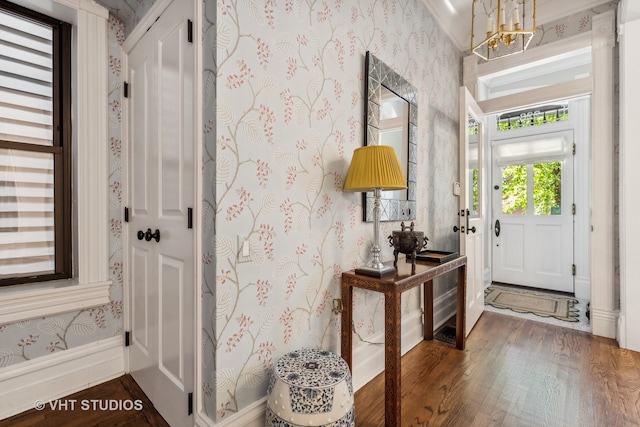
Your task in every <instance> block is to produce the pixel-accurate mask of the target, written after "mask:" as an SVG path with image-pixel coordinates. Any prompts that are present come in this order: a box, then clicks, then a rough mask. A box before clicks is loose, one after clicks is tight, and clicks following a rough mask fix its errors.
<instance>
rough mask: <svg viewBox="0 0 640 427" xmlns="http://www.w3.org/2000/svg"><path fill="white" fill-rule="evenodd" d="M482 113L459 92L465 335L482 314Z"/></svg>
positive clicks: (470, 99)
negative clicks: (465, 265)
mask: <svg viewBox="0 0 640 427" xmlns="http://www.w3.org/2000/svg"><path fill="white" fill-rule="evenodd" d="M481 116H482V111H481V110H480V107H479V106H478V104H477V103H476V101H475V100H474V99H473V97H472V96H471V94H470V93H469V91H468V90H467V88H466V87H461V88H460V190H461V191H460V211H459V215H460V224H459V227H458V231H459V232H460V254H461V255H466V256H467V292H466V293H467V301H466V322H465V323H466V325H465V335H469V332H471V329H472V328H473V326H474V325H475V324H476V322H477V321H478V319H479V318H480V315H482V312H483V311H484V281H483V270H484V229H485V210H486V208H485V206H484V191H483V190H484V189H483V186H484V185H485V179H484V175H485V168H484V167H483V153H482V151H483V150H482V147H483V143H482V141H483V139H482V137H483V126H482V120H481Z"/></svg>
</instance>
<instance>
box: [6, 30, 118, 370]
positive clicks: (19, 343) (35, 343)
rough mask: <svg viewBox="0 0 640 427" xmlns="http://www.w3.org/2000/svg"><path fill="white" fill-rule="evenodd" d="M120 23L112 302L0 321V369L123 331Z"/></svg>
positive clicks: (112, 134)
mask: <svg viewBox="0 0 640 427" xmlns="http://www.w3.org/2000/svg"><path fill="white" fill-rule="evenodd" d="M123 41H124V27H123V25H122V23H120V21H118V20H117V19H115V18H111V19H110V21H109V71H110V73H109V118H108V119H109V140H108V141H105V144H108V145H109V148H110V150H109V171H110V173H109V189H110V193H109V194H110V197H109V223H110V235H109V247H110V256H109V270H110V278H111V282H112V285H111V291H110V292H111V294H110V299H111V302H110V303H109V304H107V305H104V306H101V307H94V308H88V309H84V310H80V311H76V312H70V313H61V314H58V315H54V316H48V317H43V318H38V319H31V320H25V321H21V322H18V323H12V324H5V325H0V368H2V367H6V366H9V365H14V364H17V363H20V362H24V361H27V360H31V359H34V358H36V357H39V356H43V355H46V354H50V353H54V352H58V351H62V350H66V349H69V348H71V347H76V346H80V345H83V344H87V343H90V342H94V341H98V340H100V339H104V338H109V337H112V336H115V335H121V334H122V333H123V332H122V331H123V305H122V304H123V277H122V237H121V235H122V214H123V209H122V186H121V185H120V183H121V179H122V178H121V177H122V170H121V162H120V159H121V132H122V118H121V99H120V98H121V90H120V85H121V82H120V72H121V57H122V53H121V49H120V45H121V44H122V42H123Z"/></svg>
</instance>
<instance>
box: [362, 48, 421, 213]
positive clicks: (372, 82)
mask: <svg viewBox="0 0 640 427" xmlns="http://www.w3.org/2000/svg"><path fill="white" fill-rule="evenodd" d="M365 75H366V82H365V99H366V100H367V102H365V111H364V117H365V123H366V126H365V134H364V145H377V144H378V143H379V140H380V126H379V123H380V101H381V99H382V96H381V90H382V89H381V88H382V87H383V86H384V87H385V88H387V89H388V90H390V91H391V92H393V93H394V94H395V95H397V96H399V97H401V98H403V99H404V100H405V101H407V103H408V104H409V115H408V123H407V128H406V129H405V131H406V132H408V139H407V140H408V147H407V159H408V161H407V165H406V169H405V171H406V178H407V190H406V200H401V199H399V198H392V197H389V195H388V194H387V193H391V192H387V191H383V192H382V198H381V200H380V209H381V215H380V216H381V219H380V220H381V221H405V220H413V219H415V218H416V193H417V160H418V91H417V90H416V88H415V87H414V86H413V85H411V84H410V83H409V82H407V81H406V80H405V79H404V78H403V77H402V76H401V75H399V74H398V73H396V72H395V71H393V70H392V69H391V68H390V67H388V66H387V65H386V64H385V63H384V62H382V61H381V60H380V59H378V58H377V57H375V56H374V55H373V54H371V52H367V54H366V57H365ZM373 204H374V198H373V192H368V193H363V209H362V212H363V220H364V221H367V222H372V221H373Z"/></svg>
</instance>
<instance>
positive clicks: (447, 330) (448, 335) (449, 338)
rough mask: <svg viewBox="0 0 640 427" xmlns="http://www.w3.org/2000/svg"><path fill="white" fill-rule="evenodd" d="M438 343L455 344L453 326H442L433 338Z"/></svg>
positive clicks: (454, 329)
mask: <svg viewBox="0 0 640 427" xmlns="http://www.w3.org/2000/svg"><path fill="white" fill-rule="evenodd" d="M434 338H435V339H437V340H438V341H442V342H446V343H448V344H453V345H455V344H456V328H454V327H453V326H448V325H447V326H444V327H442V329H440V330H439V331H438V333H437V334H436V335H435V336H434Z"/></svg>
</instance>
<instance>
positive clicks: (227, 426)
mask: <svg viewBox="0 0 640 427" xmlns="http://www.w3.org/2000/svg"><path fill="white" fill-rule="evenodd" d="M266 410H267V398H266V396H265V397H263V398H262V399H260V400H258V401H256V402H254V403H252V404H251V405H249V406H247V407H246V408H244V409H243V410H241V411H240V412H238V413H237V414H234V415H231V416H230V417H229V418H227V419H224V420H222V421H220V422H219V423H214V422H213V421H212V420H211V419H210V418H209V417H207V415H206V414H204V413H200V414H197V415H196V419H195V423H196V426H197V427H264V426H265V424H266V422H265V413H266Z"/></svg>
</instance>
